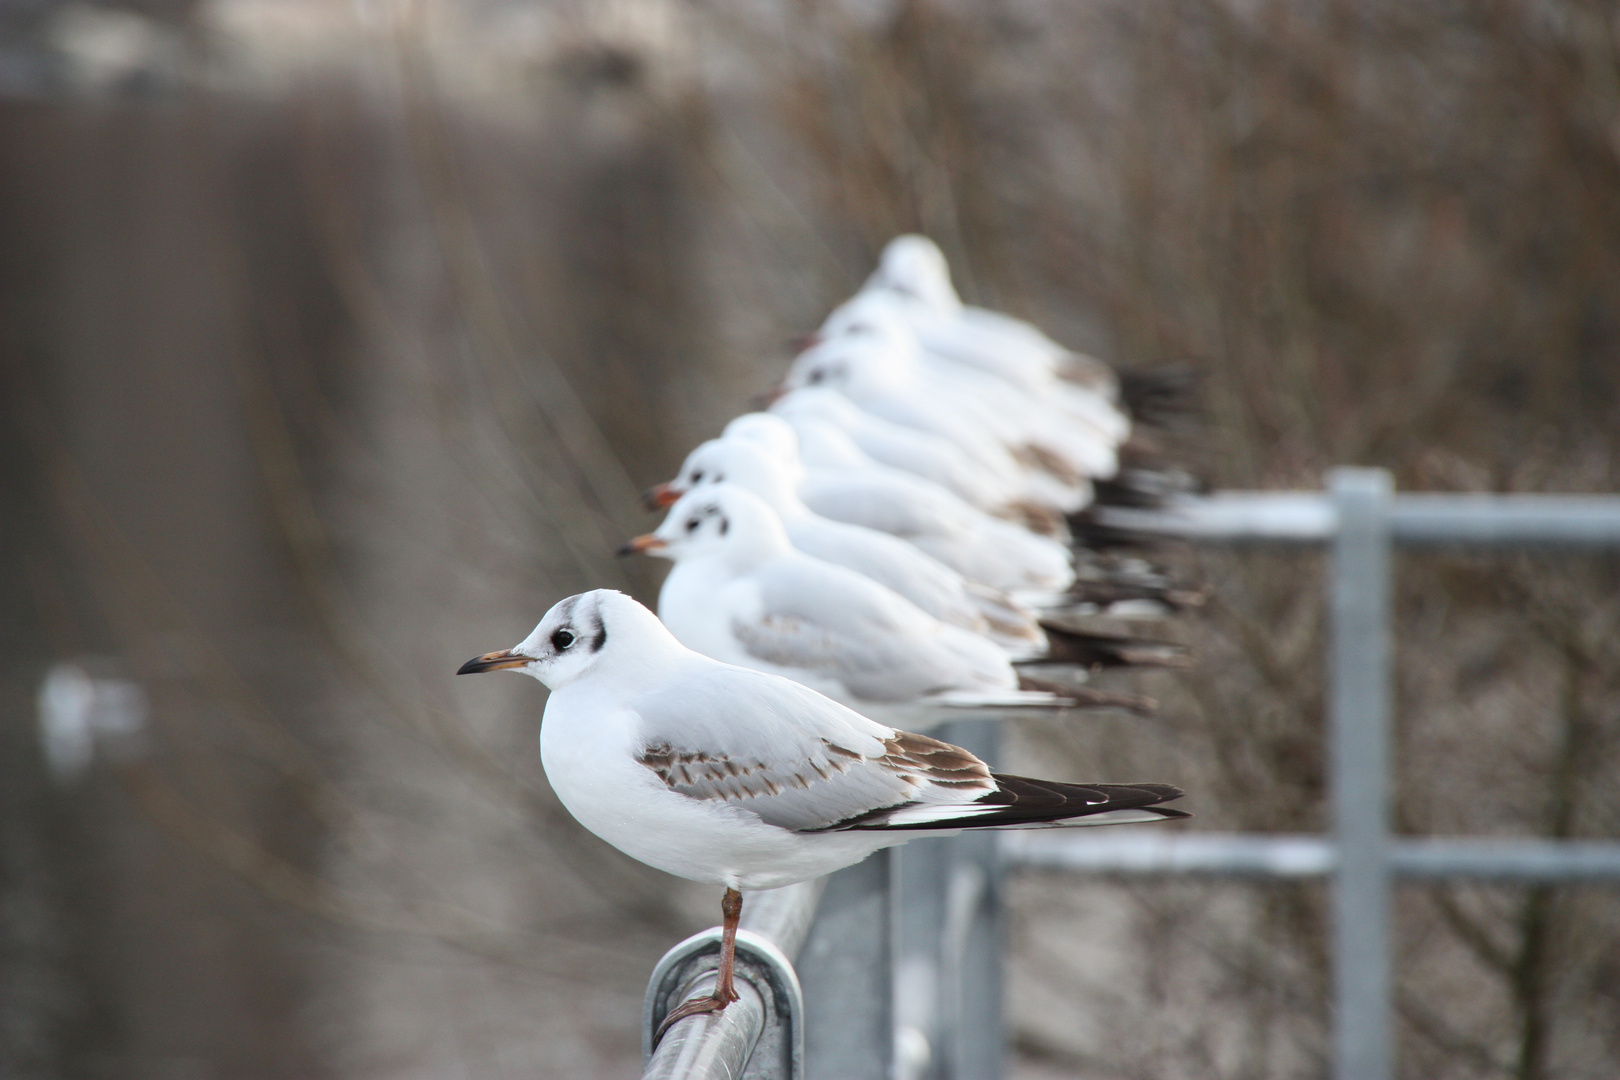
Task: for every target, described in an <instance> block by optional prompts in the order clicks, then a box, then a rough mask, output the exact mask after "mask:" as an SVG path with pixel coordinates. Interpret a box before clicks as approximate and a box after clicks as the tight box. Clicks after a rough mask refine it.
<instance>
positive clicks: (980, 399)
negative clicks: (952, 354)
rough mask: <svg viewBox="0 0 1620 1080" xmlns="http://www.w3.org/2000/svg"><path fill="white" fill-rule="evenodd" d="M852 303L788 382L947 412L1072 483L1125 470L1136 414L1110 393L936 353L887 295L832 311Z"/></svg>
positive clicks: (877, 406)
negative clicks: (1025, 385)
mask: <svg viewBox="0 0 1620 1080" xmlns="http://www.w3.org/2000/svg"><path fill="white" fill-rule="evenodd" d="M845 312H851V313H852V314H850V316H849V317H848V319H847V320H846V321H844V322H843V323H842V326H841V329H840V330H839V331H838V332H837V333H835V334H832V333H829V334H824V335H823V336H822V339H821V340H820V341H819V342H818V343H817V344H815V345H812V346H811V347H810V348H808V349H806V350H805V351H804V352H802V353H800V354H799V356H798V357H797V358H795V359H794V361H793V364H792V365H791V367H790V368H789V371H788V376H787V378H786V379H785V380H784V382H783V385H784V386H786V387H789V388H791V387H797V386H806V385H812V386H829V387H831V388H833V389H835V390H838V391H840V392H841V393H843V394H845V395H846V396H848V397H849V398H850V399H851V400H852V401H854V402H855V403H856V404H857V405H860V406H861V407H862V408H865V409H868V410H870V411H873V412H878V413H880V415H888V416H890V417H891V418H893V419H897V420H900V421H901V422H904V423H913V424H915V423H916V417H917V414H918V412H919V407H923V408H926V409H927V410H928V411H929V412H932V413H944V414H946V415H948V417H949V421H948V422H949V423H950V424H952V425H954V427H955V428H956V430H958V431H962V430H968V429H970V428H971V429H972V430H973V431H975V432H976V433H978V434H980V435H988V436H989V437H991V438H993V439H995V440H997V441H998V442H999V443H1000V444H1001V445H1002V446H1003V447H1004V448H1006V449H1007V450H1008V451H1009V452H1011V453H1012V454H1013V455H1014V456H1015V458H1017V459H1019V460H1027V461H1031V462H1033V463H1035V464H1036V465H1038V466H1039V467H1040V468H1041V469H1044V470H1045V471H1047V472H1050V473H1052V474H1053V475H1055V476H1057V477H1059V478H1060V479H1062V480H1065V481H1067V482H1070V483H1074V484H1079V483H1081V482H1083V481H1086V480H1089V479H1092V478H1097V479H1106V478H1108V477H1111V476H1113V475H1114V473H1115V472H1117V471H1118V468H1119V457H1118V454H1117V452H1116V449H1115V448H1116V447H1117V446H1118V444H1119V443H1120V441H1122V439H1123V438H1124V437H1125V436H1126V435H1128V434H1129V431H1130V421H1129V420H1128V419H1126V417H1125V416H1124V415H1123V414H1121V413H1119V412H1118V411H1117V410H1116V409H1114V408H1113V407H1112V406H1111V405H1109V404H1108V403H1107V402H1104V401H1102V400H1101V399H1099V398H1096V397H1095V396H1094V395H1090V394H1087V393H1086V392H1085V391H1082V390H1079V389H1078V388H1073V387H1071V388H1070V390H1071V391H1072V393H1070V394H1068V395H1063V394H1059V393H1057V392H1056V387H1057V385H1058V381H1057V380H1055V379H1054V380H1052V384H1053V387H1052V389H1051V390H1050V391H1049V392H1047V393H1043V394H1035V393H1032V392H1029V391H1026V390H1024V389H1022V388H1020V387H1019V386H1017V385H1014V384H1013V383H1010V382H1008V381H1006V380H1004V379H1001V378H998V377H997V376H995V375H992V374H990V373H988V372H985V371H981V370H978V369H976V368H973V367H970V366H968V365H964V364H959V363H956V362H954V361H951V360H944V359H934V360H933V361H932V362H930V361H929V357H928V354H926V353H925V352H924V351H923V350H922V348H921V347H920V345H919V343H918V340H917V335H916V332H915V331H914V330H913V329H912V328H911V326H910V324H909V322H908V321H907V320H906V319H905V317H904V316H903V315H901V314H900V313H899V312H898V311H897V310H896V308H895V305H894V304H893V303H892V302H891V301H889V300H887V299H886V298H885V297H883V296H882V295H879V294H866V295H862V296H858V297H856V298H855V299H854V300H851V301H849V302H848V303H847V304H845V305H844V307H843V308H841V309H840V310H839V311H838V312H835V313H834V318H835V319H836V318H838V317H839V316H840V315H843V314H844V313H845ZM1080 402H1087V403H1089V405H1088V406H1087V407H1082V406H1081V405H1080ZM907 417H910V418H911V419H906V418H907ZM932 423H933V424H934V427H933V430H938V429H939V427H938V422H937V421H932Z"/></svg>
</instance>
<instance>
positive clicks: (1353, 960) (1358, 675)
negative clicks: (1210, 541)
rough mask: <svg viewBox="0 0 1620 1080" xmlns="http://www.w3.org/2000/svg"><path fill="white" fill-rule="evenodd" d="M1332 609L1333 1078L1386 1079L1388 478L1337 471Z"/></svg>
mask: <svg viewBox="0 0 1620 1080" xmlns="http://www.w3.org/2000/svg"><path fill="white" fill-rule="evenodd" d="M1328 486H1329V490H1330V491H1331V493H1332V496H1333V502H1334V505H1335V506H1336V507H1337V509H1338V521H1339V528H1338V531H1337V532H1336V533H1335V534H1334V538H1333V576H1332V589H1331V596H1330V602H1329V609H1330V614H1331V619H1332V626H1333V640H1332V664H1331V669H1330V671H1329V681H1330V687H1329V690H1330V693H1329V707H1328V728H1329V742H1328V778H1329V779H1328V785H1329V788H1330V794H1331V798H1332V805H1333V838H1334V841H1335V844H1336V846H1337V849H1338V865H1337V866H1336V867H1335V868H1334V877H1333V984H1334V1001H1335V1003H1336V1005H1337V1015H1336V1016H1335V1017H1334V1025H1333V1028H1334V1031H1333V1035H1334V1060H1335V1063H1336V1064H1335V1068H1334V1076H1336V1077H1337V1078H1338V1080H1390V1077H1391V1075H1392V1071H1393V1069H1394V1050H1393V1045H1392V1042H1391V1017H1392V1010H1391V1003H1392V1001H1391V993H1392V992H1391V986H1390V977H1391V970H1390V968H1391V964H1390V906H1391V895H1390V865H1389V852H1388V850H1387V849H1388V846H1389V813H1390V810H1389V806H1390V799H1389V773H1390V769H1389V765H1390V760H1389V759H1390V754H1389V743H1390V734H1389V729H1390V722H1389V718H1390V711H1391V705H1392V700H1393V691H1392V689H1391V679H1390V642H1389V637H1390V594H1391V591H1392V588H1391V581H1390V506H1391V503H1392V501H1393V500H1392V498H1391V496H1392V495H1393V494H1394V482H1393V480H1392V479H1391V477H1390V474H1389V473H1388V472H1386V471H1384V470H1383V469H1335V470H1334V471H1333V472H1332V473H1330V474H1329V477H1328Z"/></svg>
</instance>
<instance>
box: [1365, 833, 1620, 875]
mask: <svg viewBox="0 0 1620 1080" xmlns="http://www.w3.org/2000/svg"><path fill="white" fill-rule="evenodd" d="M1389 861H1390V865H1391V867H1392V868H1393V869H1394V871H1395V874H1396V876H1398V877H1403V878H1430V879H1441V878H1464V877H1466V878H1496V879H1500V880H1504V881H1512V880H1516V881H1620V843H1612V842H1608V841H1601V840H1402V841H1400V842H1398V843H1396V844H1395V845H1394V848H1393V850H1392V851H1391V852H1390V855H1389Z"/></svg>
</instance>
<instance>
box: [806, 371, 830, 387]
mask: <svg viewBox="0 0 1620 1080" xmlns="http://www.w3.org/2000/svg"><path fill="white" fill-rule="evenodd" d="M826 377H827V373H826V372H824V371H822V370H821V369H820V368H817V369H816V370H814V371H812V372H811V373H810V385H811V386H819V385H820V384H821V380H822V379H825V378H826Z"/></svg>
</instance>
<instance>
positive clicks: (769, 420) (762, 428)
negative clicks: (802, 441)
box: [720, 412, 799, 461]
mask: <svg viewBox="0 0 1620 1080" xmlns="http://www.w3.org/2000/svg"><path fill="white" fill-rule="evenodd" d="M720 437H721V438H722V439H745V440H747V441H749V442H753V443H756V444H758V445H759V447H760V448H761V449H763V450H764V451H765V452H766V453H768V454H770V455H771V456H772V457H776V458H780V459H781V460H782V461H796V460H798V457H799V436H798V434H797V433H796V432H795V431H794V430H793V425H792V424H790V423H788V422H787V421H786V420H784V419H782V418H781V417H780V416H773V415H771V414H770V413H762V412H751V413H743V414H742V415H741V416H739V417H737V418H736V419H735V420H733V421H731V423H729V424H727V425H726V427H725V430H724V431H722V432H721V433H720Z"/></svg>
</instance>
